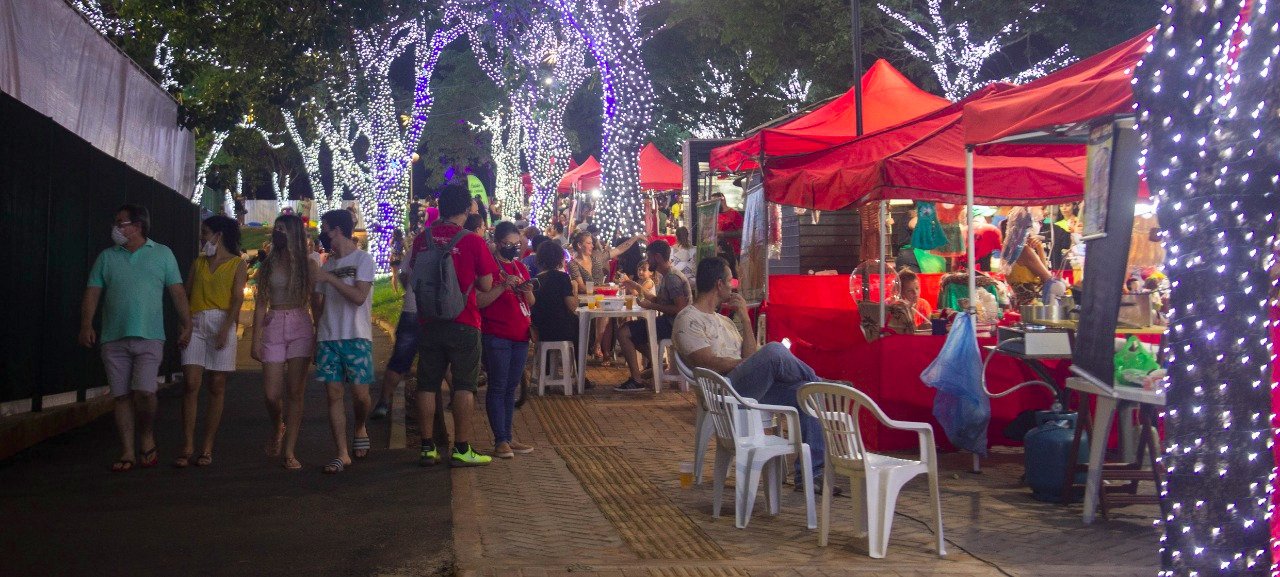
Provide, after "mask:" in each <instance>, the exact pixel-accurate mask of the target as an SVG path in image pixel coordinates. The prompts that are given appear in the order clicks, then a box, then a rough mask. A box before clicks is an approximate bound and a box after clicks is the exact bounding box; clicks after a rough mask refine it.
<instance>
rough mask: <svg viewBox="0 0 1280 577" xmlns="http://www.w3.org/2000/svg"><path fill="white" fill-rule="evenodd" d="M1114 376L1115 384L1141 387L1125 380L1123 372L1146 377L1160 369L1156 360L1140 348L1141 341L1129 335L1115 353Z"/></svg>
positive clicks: (1142, 347) (1145, 349)
mask: <svg viewBox="0 0 1280 577" xmlns="http://www.w3.org/2000/svg"><path fill="white" fill-rule="evenodd" d="M1115 363H1116V374H1115V381H1114V382H1115V384H1117V385H1126V386H1131V387H1137V386H1141V385H1140V384H1138V383H1133V382H1130V380H1129V379H1128V378H1125V372H1126V371H1128V372H1129V374H1130V375H1137V376H1146V374H1147V373H1150V372H1151V371H1154V370H1156V369H1158V368H1160V363H1159V362H1157V361H1156V358H1155V357H1154V356H1152V355H1151V353H1148V352H1147V348H1146V347H1144V346H1142V341H1139V340H1138V337H1136V336H1133V335H1129V338H1128V339H1125V341H1124V347H1123V348H1121V349H1120V351H1119V352H1117V353H1116V357H1115Z"/></svg>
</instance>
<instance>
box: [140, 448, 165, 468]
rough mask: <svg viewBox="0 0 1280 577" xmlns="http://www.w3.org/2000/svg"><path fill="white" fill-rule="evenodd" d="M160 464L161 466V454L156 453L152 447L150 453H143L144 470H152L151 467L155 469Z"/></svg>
mask: <svg viewBox="0 0 1280 577" xmlns="http://www.w3.org/2000/svg"><path fill="white" fill-rule="evenodd" d="M159 464H160V454H159V453H157V452H156V448H155V447H151V450H149V451H143V452H142V462H141V465H142V468H143V469H150V468H151V467H154V466H156V465H159Z"/></svg>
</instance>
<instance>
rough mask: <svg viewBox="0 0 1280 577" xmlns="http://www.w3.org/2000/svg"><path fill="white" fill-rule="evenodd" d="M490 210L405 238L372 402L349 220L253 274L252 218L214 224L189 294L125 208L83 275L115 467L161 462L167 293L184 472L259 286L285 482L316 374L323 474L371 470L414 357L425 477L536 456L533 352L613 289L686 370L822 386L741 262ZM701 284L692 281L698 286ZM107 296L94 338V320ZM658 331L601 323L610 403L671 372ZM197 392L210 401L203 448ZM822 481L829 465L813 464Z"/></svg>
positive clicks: (345, 214) (598, 349)
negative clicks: (328, 452) (388, 343)
mask: <svg viewBox="0 0 1280 577" xmlns="http://www.w3.org/2000/svg"><path fill="white" fill-rule="evenodd" d="M481 207H482V203H481V202H477V200H476V199H474V198H472V196H470V194H469V192H468V190H467V189H466V188H465V187H463V186H457V185H450V186H446V187H445V188H444V189H442V190H441V191H440V194H439V197H438V199H434V200H432V201H431V203H430V205H429V206H427V207H425V208H424V210H422V211H421V212H420V213H419V214H418V217H417V218H416V219H415V220H416V222H414V224H416V225H418V226H417V227H415V230H412V231H411V233H410V237H411V239H412V240H408V239H406V238H405V237H404V236H402V235H399V234H397V235H396V236H395V237H394V239H393V244H392V247H391V248H392V250H391V259H390V260H391V262H392V264H393V266H394V274H393V277H394V278H393V283H394V284H393V287H394V289H393V290H397V291H403V299H404V300H403V308H402V312H401V316H400V318H399V319H398V322H397V326H396V330H395V336H396V338H395V347H394V350H393V351H392V352H391V356H390V359H389V361H388V362H387V365H386V370H385V371H384V373H383V378H382V381H381V394H380V395H379V397H378V399H377V401H376V402H374V399H373V397H372V395H371V392H370V387H371V386H372V385H373V384H374V381H375V367H374V363H373V354H372V318H371V300H372V299H371V293H372V287H373V282H374V272H375V264H374V260H373V257H372V256H370V255H369V254H368V253H367V252H365V251H364V250H361V249H360V247H359V244H358V242H357V240H356V237H355V235H354V232H355V231H354V229H355V222H356V221H355V219H354V217H353V215H352V214H351V213H350V212H349V211H346V210H335V211H330V212H327V213H325V214H324V215H322V216H321V218H320V220H319V236H318V237H314V238H309V237H308V234H307V230H306V227H305V225H304V223H303V221H302V220H301V218H299V217H298V216H296V215H293V214H282V215H280V216H279V217H278V218H277V219H276V220H275V222H274V224H273V228H272V234H271V239H270V241H269V242H268V243H267V244H266V245H264V247H263V249H262V250H261V251H260V254H259V255H258V256H257V257H256V258H255V259H254V262H253V263H252V264H250V263H249V262H246V260H245V259H244V258H242V256H241V247H240V229H239V224H238V223H237V222H236V221H235V220H233V219H231V218H227V217H224V216H211V217H209V218H207V219H205V220H204V222H203V223H202V225H201V242H202V246H201V252H200V256H199V257H198V258H197V259H196V260H195V262H194V263H193V264H192V267H191V270H190V271H189V272H188V274H187V275H186V279H185V281H184V280H183V276H182V275H181V274H180V273H179V271H178V266H177V263H176V260H175V259H174V257H173V253H172V252H171V251H170V250H169V249H168V248H167V247H164V246H163V245H161V244H159V243H156V242H155V241H153V240H150V239H149V238H148V236H147V231H148V229H149V225H150V219H149V216H148V214H147V211H146V209H145V208H143V207H140V206H134V205H129V206H125V207H122V208H121V209H120V210H119V211H118V212H117V214H116V219H115V225H114V227H113V228H112V237H113V239H114V240H115V241H116V246H113V247H112V248H109V249H107V250H105V251H103V253H102V254H101V255H99V257H98V260H97V262H96V263H95V264H94V268H93V270H92V272H91V274H90V280H89V286H88V288H87V289H86V292H85V298H84V305H83V307H82V319H83V325H82V326H83V329H82V331H81V335H80V341H81V343H82V344H84V345H85V346H95V345H99V344H100V345H101V347H100V348H101V354H102V358H103V362H104V364H105V365H106V367H107V374H108V381H109V384H110V388H111V392H112V395H113V397H115V400H116V403H115V411H116V423H117V425H118V427H117V428H118V432H119V434H120V440H121V444H122V451H121V454H120V457H119V458H118V459H117V460H116V462H115V463H114V465H113V467H112V468H113V470H115V471H121V472H123V471H128V470H130V469H132V468H134V467H135V466H141V467H152V466H155V465H156V464H157V463H158V462H159V457H158V451H157V443H156V439H155V434H154V427H153V423H154V420H155V411H156V398H155V391H156V379H155V378H154V375H155V374H156V372H157V370H158V368H159V365H160V361H161V359H162V356H163V344H164V340H165V334H164V329H163V312H162V311H163V304H162V303H163V296H162V293H163V292H164V291H166V290H167V291H168V292H169V294H170V297H171V299H172V300H173V302H174V303H175V304H176V305H177V306H176V309H177V310H178V313H179V318H180V321H181V326H182V329H181V333H180V335H179V338H178V344H179V346H180V347H181V348H182V364H183V369H184V373H185V391H184V398H183V405H182V412H183V441H182V445H181V448H180V449H179V450H178V454H177V457H176V458H175V459H174V460H173V465H174V466H176V467H187V466H189V465H193V464H194V465H196V466H208V465H211V464H212V463H213V450H214V445H215V438H216V434H217V429H218V425H219V422H220V415H221V411H222V405H223V400H224V398H225V388H226V379H227V375H228V374H229V373H230V372H232V371H233V370H235V365H236V360H235V357H236V352H235V351H236V344H237V343H236V340H237V336H236V335H237V333H238V331H237V330H236V329H237V323H238V322H239V316H240V315H239V313H240V309H241V306H242V303H243V301H244V294H245V286H246V284H247V283H250V282H254V283H256V290H255V291H251V292H254V293H255V294H256V300H255V308H254V314H253V321H252V324H251V325H250V326H249V327H247V329H248V330H246V331H244V332H245V333H247V334H248V336H249V338H250V339H251V343H250V347H249V348H250V354H251V356H252V358H253V359H255V360H257V361H258V362H260V363H262V368H263V372H262V374H263V376H262V379H263V390H264V404H265V407H266V413H267V418H266V425H267V427H266V429H267V431H266V433H267V435H266V442H265V446H264V452H265V453H266V455H268V456H270V457H273V458H279V459H280V463H281V465H282V466H283V467H284V468H286V469H289V470H297V469H301V468H302V467H303V464H302V462H301V461H300V460H299V459H298V456H297V453H296V447H297V441H298V434H299V431H300V428H301V426H302V411H303V409H304V404H305V403H304V400H305V393H306V387H307V381H308V377H309V376H311V375H310V373H311V371H312V370H313V368H312V365H313V363H314V378H315V380H317V381H320V382H323V383H324V385H323V386H324V389H325V392H326V400H327V413H328V416H329V424H330V430H331V433H332V437H333V447H334V457H333V458H332V459H331V460H330V461H328V462H327V463H326V464H325V465H324V467H323V471H324V472H325V473H329V474H337V473H341V472H343V471H344V470H345V469H346V468H347V467H350V466H351V465H352V463H354V462H355V461H358V460H360V459H363V458H365V457H367V456H368V454H369V451H370V448H371V447H370V439H369V434H368V428H367V427H368V421H369V420H370V419H378V418H383V417H385V416H386V415H387V414H388V412H389V409H390V407H391V405H392V404H393V403H394V399H393V395H394V391H395V390H396V386H397V385H398V384H399V382H400V381H402V380H404V379H405V378H406V377H407V376H408V375H409V374H410V371H411V370H412V366H413V363H414V360H415V358H416V359H417V375H416V376H417V378H416V395H415V400H416V406H417V410H418V413H417V417H418V429H419V430H420V431H421V432H422V437H421V438H420V439H419V463H420V464H421V465H423V466H430V465H435V464H437V463H441V462H443V461H448V462H449V463H450V464H451V465H453V466H476V465H485V464H488V463H490V462H491V460H492V458H493V457H499V458H513V457H514V456H515V455H517V454H528V453H531V452H533V451H534V447H533V446H532V445H530V444H527V443H524V442H521V441H520V440H518V439H517V438H516V433H515V431H513V415H514V412H515V401H516V397H517V393H518V390H519V387H520V384H521V379H522V378H523V376H524V372H525V365H526V362H527V359H528V358H529V356H530V355H529V352H530V350H531V348H530V347H531V341H534V340H538V341H548V342H550V341H574V342H576V341H577V340H578V338H579V335H578V326H579V325H578V316H577V315H578V310H579V302H580V300H581V298H582V297H583V296H584V295H588V294H590V293H591V292H593V290H594V289H595V287H597V286H603V285H604V284H606V283H610V282H612V283H616V284H617V286H618V287H619V290H621V291H623V292H624V293H626V294H630V295H632V296H633V297H634V298H635V302H636V303H637V305H638V306H639V307H641V308H642V309H650V310H655V311H658V313H659V317H658V320H657V324H656V326H657V330H658V335H657V336H658V338H659V339H667V338H671V339H673V341H674V342H675V345H676V349H677V350H678V352H679V354H680V355H682V357H683V358H684V359H686V360H687V361H688V363H689V364H690V365H691V366H695V367H705V368H710V369H713V370H716V371H718V372H721V373H722V374H725V375H726V376H728V377H729V378H730V379H731V380H732V381H733V383H734V385H735V387H737V388H738V389H739V391H740V392H742V394H744V395H746V396H751V397H754V398H757V399H760V400H761V401H762V402H779V403H785V404H790V405H795V403H796V401H795V389H796V388H797V387H798V386H799V385H801V384H803V383H804V382H808V381H811V380H815V379H816V375H814V374H813V371H812V369H810V368H809V367H808V366H807V365H805V364H804V363H803V362H801V361H800V360H798V359H796V358H795V357H794V356H793V355H791V353H790V352H789V351H788V350H787V349H786V348H785V347H782V346H781V345H776V344H773V345H768V346H765V347H757V346H756V339H755V336H754V332H753V330H752V328H751V323H750V322H749V321H748V320H747V319H748V316H747V314H746V308H745V307H746V305H745V302H743V301H742V299H741V297H740V296H738V295H737V294H736V293H734V292H733V290H732V289H731V288H730V287H731V282H732V272H731V267H730V264H729V263H728V262H727V261H726V260H724V259H722V258H719V257H711V258H706V259H703V260H702V261H701V262H700V263H698V264H697V266H696V269H695V267H694V264H693V263H694V256H693V252H694V251H693V247H692V246H691V244H690V243H689V233H688V231H687V230H685V229H683V228H680V229H679V230H677V234H676V238H677V245H676V246H675V247H673V246H671V245H670V244H668V243H667V242H666V241H664V240H654V241H652V242H648V243H646V242H645V239H644V238H643V237H640V236H636V237H632V238H624V239H618V240H617V241H616V242H613V243H606V242H603V241H602V239H599V238H598V237H597V232H596V230H595V229H594V227H591V226H590V225H588V226H586V227H584V228H583V229H582V230H579V231H577V232H575V233H574V234H573V235H572V236H571V237H570V238H568V239H565V238H564V237H563V235H561V236H559V237H558V238H557V236H556V235H557V233H558V232H560V231H558V230H557V229H556V228H555V227H554V226H552V227H548V229H547V230H546V231H542V230H538V229H529V228H526V229H523V230H522V229H521V228H520V226H518V225H517V223H516V222H512V221H510V220H495V221H493V222H494V224H493V226H492V227H490V226H489V223H490V221H488V220H487V219H485V218H484V217H483V216H480V212H481ZM493 216H494V214H490V217H493ZM513 217H514V218H519V215H513ZM522 224H523V223H522ZM543 232H549V233H551V234H542V233H543ZM566 244H567V245H568V250H567V249H566V247H565V245H566ZM690 272H693V273H694V276H696V289H697V290H696V292H695V290H694V288H695V286H694V283H692V282H691V281H690V274H689V273H690ZM251 278H252V279H253V280H252V281H251V280H250V279H251ZM695 294H696V297H695ZM102 300H105V306H104V307H103V322H102V332H101V335H99V334H98V333H97V332H96V331H95V329H94V328H93V324H92V321H93V319H94V316H95V313H96V312H97V307H98V304H99V302H100V301H102ZM726 306H727V307H729V308H731V309H732V310H733V311H734V314H735V319H736V321H737V325H738V326H736V327H735V325H734V324H733V323H731V322H730V321H729V317H726V316H723V315H721V314H720V312H719V311H720V309H721V308H722V307H726ZM647 332H648V326H647V324H646V323H645V322H643V321H634V320H633V321H630V322H618V323H615V322H613V321H611V320H610V321H602V322H600V323H599V324H598V325H596V326H593V327H592V328H591V334H590V335H589V337H590V338H591V340H592V341H593V342H594V345H593V346H594V352H595V355H594V357H595V361H593V362H607V361H606V359H607V358H608V357H609V356H610V353H612V352H613V351H614V349H615V348H616V349H619V350H620V351H621V354H622V357H623V359H624V360H625V362H626V365H627V369H628V378H627V379H626V381H624V382H623V383H621V384H619V385H617V386H616V387H615V390H617V391H621V392H633V391H642V390H645V389H647V388H648V387H649V385H648V383H647V382H648V379H651V378H655V375H654V374H653V373H654V372H656V371H660V370H661V367H660V366H656V365H660V364H661V360H660V359H647V358H645V357H646V356H647V355H646V353H647V352H648V348H647V347H637V346H635V343H638V342H646V341H647V340H648V334H647ZM564 362H571V361H570V360H564ZM646 363H647V364H648V368H646V366H645V365H646ZM482 369H483V374H484V376H485V382H486V383H487V389H486V392H485V403H484V404H485V412H486V415H487V417H488V421H489V426H490V428H491V430H492V432H493V439H494V446H493V450H492V453H491V454H482V453H481V452H479V451H477V450H476V449H475V447H473V446H472V445H471V440H472V439H473V438H474V428H473V424H472V417H473V412H474V409H475V395H476V394H477V391H478V389H479V386H480V383H481V372H482ZM557 370H570V367H559V368H558V369H557ZM446 383H447V384H448V389H449V391H450V395H451V396H450V400H451V406H452V411H451V413H452V415H453V417H452V418H453V421H454V422H453V425H454V428H453V437H454V442H453V443H452V446H441V445H439V444H438V443H437V440H436V439H434V438H432V437H431V434H432V431H433V430H434V425H435V423H434V419H435V418H436V412H435V404H436V402H437V396H438V393H439V392H440V391H441V389H442V386H443V385H444V384H446ZM206 385H207V386H206ZM201 388H207V390H208V392H209V394H208V404H207V407H206V409H205V429H204V434H203V436H202V437H201V438H200V439H199V440H200V443H199V446H198V448H199V450H198V451H197V450H196V449H197V444H196V440H197V439H196V436H195V433H196V431H195V429H196V421H197V419H196V413H197V409H198V399H199V393H200V389H201ZM348 395H350V398H351V407H352V411H351V415H350V417H351V418H352V419H353V422H352V423H351V424H352V427H351V430H352V431H353V434H352V435H351V436H348V432H347V431H348V422H347V421H348V412H347V409H346V408H345V400H346V397H347V396H348ZM802 420H803V421H804V423H803V427H804V434H805V437H806V440H807V441H808V442H810V443H811V444H815V445H817V452H818V454H821V443H822V438H821V435H820V433H818V432H815V431H817V429H814V428H813V427H814V426H816V423H815V422H810V421H809V420H807V419H802ZM135 425H136V426H135ZM135 436H136V437H137V444H136V445H135ZM815 468H816V469H818V470H819V471H820V468H821V464H820V461H819V462H818V464H817V465H816V466H815ZM797 478H799V476H798V475H797Z"/></svg>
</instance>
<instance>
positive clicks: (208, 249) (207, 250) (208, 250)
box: [200, 240, 218, 257]
mask: <svg viewBox="0 0 1280 577" xmlns="http://www.w3.org/2000/svg"><path fill="white" fill-rule="evenodd" d="M200 251H201V252H203V253H204V255H205V256H207V257H213V255H215V254H218V244H217V243H215V242H213V241H212V240H209V241H205V243H204V246H202V247H200Z"/></svg>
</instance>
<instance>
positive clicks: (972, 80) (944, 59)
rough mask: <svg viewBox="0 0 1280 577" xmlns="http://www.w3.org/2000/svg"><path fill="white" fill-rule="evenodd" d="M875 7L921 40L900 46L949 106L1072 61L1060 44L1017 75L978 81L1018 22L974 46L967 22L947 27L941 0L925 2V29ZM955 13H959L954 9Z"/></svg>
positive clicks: (1036, 7)
mask: <svg viewBox="0 0 1280 577" xmlns="http://www.w3.org/2000/svg"><path fill="white" fill-rule="evenodd" d="M877 6H878V7H879V8H880V11H881V12H884V13H885V14H887V15H889V17H891V18H893V19H894V20H897V21H898V23H899V24H902V26H903V27H905V28H906V29H907V30H909V31H911V32H912V33H914V34H915V35H917V36H919V37H920V38H922V39H923V40H924V43H923V44H922V45H920V46H917V45H916V44H912V43H911V42H909V41H906V40H904V41H903V42H902V46H903V48H906V49H907V51H908V52H910V53H911V55H912V56H915V57H916V58H919V59H920V60H922V61H924V62H925V63H927V64H929V67H930V68H932V69H933V74H934V76H936V77H937V78H938V83H939V84H940V85H941V88H942V93H943V96H946V98H947V99H948V100H951V101H952V102H955V101H958V100H960V99H962V98H964V97H965V96H968V95H969V94H970V93H971V92H973V91H974V90H977V89H978V88H981V87H983V86H986V85H987V84H988V83H990V82H993V81H994V82H1010V83H1013V84H1022V83H1024V82H1027V81H1029V80H1034V79H1036V78H1039V77H1041V76H1044V75H1045V74H1048V73H1049V72H1052V71H1054V70H1056V69H1058V68H1061V67H1062V66H1064V65H1066V64H1068V63H1070V62H1071V61H1072V60H1074V58H1073V57H1071V56H1070V50H1069V49H1068V48H1067V45H1065V44H1064V45H1062V46H1059V47H1058V48H1057V50H1054V51H1053V54H1051V55H1049V56H1048V57H1046V58H1045V59H1043V60H1040V61H1039V62H1036V63H1034V64H1032V65H1031V66H1030V67H1028V68H1027V69H1025V70H1023V71H1021V72H1018V73H1017V74H1013V75H1010V76H1008V77H1005V78H1002V79H999V80H984V79H980V78H979V77H980V76H981V75H982V69H983V67H984V66H986V64H987V61H988V60H990V59H991V57H992V56H995V55H996V54H998V53H1000V51H1001V50H1002V49H1003V48H1004V47H1005V45H1006V44H1007V43H1008V42H1009V41H1010V40H1011V39H1013V37H1014V36H1016V35H1017V34H1018V33H1019V32H1020V31H1021V30H1022V23H1023V20H1022V18H1012V19H1011V20H1009V21H1008V22H1007V23H1006V24H1005V25H1004V26H1003V27H1001V28H1000V31H999V32H996V34H995V35H994V36H992V37H991V38H988V39H987V40H985V41H983V42H976V43H975V41H974V40H973V39H972V38H970V36H969V34H970V31H969V23H968V22H965V21H963V20H962V21H960V22H958V23H955V24H950V23H948V22H947V20H946V18H944V17H943V15H942V0H929V2H928V7H927V9H926V10H927V12H928V15H929V22H928V25H927V26H928V27H926V26H925V25H922V24H919V23H917V22H916V21H915V20H913V19H912V18H911V17H910V16H907V15H906V14H903V13H901V12H897V11H895V10H893V9H892V8H889V7H888V6H885V5H884V4H877ZM1042 8H1043V6H1041V5H1039V4H1036V5H1034V6H1031V7H1030V8H1028V11H1029V12H1031V13H1032V14H1036V13H1038V12H1039V11H1040V10H1041V9H1042ZM956 11H957V12H959V11H960V9H959V7H958V6H957V7H956Z"/></svg>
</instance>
